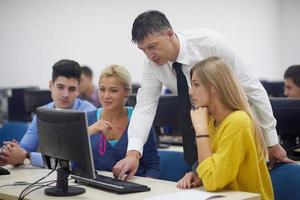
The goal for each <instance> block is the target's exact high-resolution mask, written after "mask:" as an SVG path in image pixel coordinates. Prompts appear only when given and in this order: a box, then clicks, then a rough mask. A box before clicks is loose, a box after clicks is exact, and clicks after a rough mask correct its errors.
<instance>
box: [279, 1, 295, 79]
mask: <svg viewBox="0 0 300 200" xmlns="http://www.w3.org/2000/svg"><path fill="white" fill-rule="evenodd" d="M280 10H281V12H280V13H281V17H280V39H281V40H280V58H281V60H280V67H281V72H282V74H283V73H284V71H285V70H286V68H287V67H289V66H290V65H294V64H300V1H299V0H284V1H280Z"/></svg>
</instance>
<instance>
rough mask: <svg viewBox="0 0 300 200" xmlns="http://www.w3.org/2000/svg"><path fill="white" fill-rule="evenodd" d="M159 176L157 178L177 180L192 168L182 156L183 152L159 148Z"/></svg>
mask: <svg viewBox="0 0 300 200" xmlns="http://www.w3.org/2000/svg"><path fill="white" fill-rule="evenodd" d="M158 153H159V156H160V167H161V169H160V177H159V179H162V180H167V181H175V182H177V181H178V180H179V179H181V178H182V177H183V176H184V175H185V173H187V172H189V171H191V170H192V167H191V165H189V164H188V163H187V162H186V161H185V160H184V158H183V152H179V151H168V150H165V151H164V150H159V151H158Z"/></svg>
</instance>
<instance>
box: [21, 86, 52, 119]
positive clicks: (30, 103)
mask: <svg viewBox="0 0 300 200" xmlns="http://www.w3.org/2000/svg"><path fill="white" fill-rule="evenodd" d="M51 101H52V97H51V91H50V90H26V91H25V92H24V102H25V112H26V114H27V115H28V116H32V115H33V114H35V109H36V108H37V107H40V106H43V105H46V104H48V103H50V102H51Z"/></svg>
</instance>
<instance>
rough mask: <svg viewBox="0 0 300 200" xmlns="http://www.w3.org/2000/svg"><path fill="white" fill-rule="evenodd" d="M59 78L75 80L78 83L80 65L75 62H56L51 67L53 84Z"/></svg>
mask: <svg viewBox="0 0 300 200" xmlns="http://www.w3.org/2000/svg"><path fill="white" fill-rule="evenodd" d="M59 76H64V77H66V78H74V79H77V80H78V83H79V82H80V76H81V69H80V65H79V64H78V62H76V61H73V60H66V59H63V60H60V61H58V62H56V63H55V64H54V65H53V67H52V81H53V82H55V80H56V79H57V78H58V77H59Z"/></svg>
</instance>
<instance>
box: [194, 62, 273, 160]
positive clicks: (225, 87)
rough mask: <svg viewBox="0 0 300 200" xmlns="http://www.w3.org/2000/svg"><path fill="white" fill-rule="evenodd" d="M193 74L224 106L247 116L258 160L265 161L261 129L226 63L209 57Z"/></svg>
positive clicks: (198, 65) (265, 148)
mask: <svg viewBox="0 0 300 200" xmlns="http://www.w3.org/2000/svg"><path fill="white" fill-rule="evenodd" d="M193 73H196V75H197V76H198V77H199V78H200V80H201V82H202V84H203V85H204V86H205V87H207V88H209V86H213V87H215V88H216V91H217V93H218V95H219V97H220V100H221V102H222V103H223V104H224V105H225V106H227V107H228V108H230V109H232V110H242V111H244V112H246V113H247V114H248V116H249V118H250V119H251V121H252V124H253V130H254V131H253V136H254V140H255V145H256V149H257V154H258V158H259V159H262V158H263V159H267V155H268V154H267V147H266V144H265V141H264V138H263V135H262V129H261V127H260V125H259V123H258V121H257V119H256V117H255V116H254V114H253V112H252V110H251V107H250V105H249V103H248V98H247V96H246V94H245V92H244V90H243V89H242V88H241V84H240V82H239V81H238V80H237V79H236V77H235V75H234V74H233V72H232V70H231V69H230V68H229V67H228V65H227V64H226V62H225V61H224V60H222V59H221V58H219V57H209V58H207V59H204V60H202V61H200V62H198V63H196V64H195V65H194V66H193V68H192V69H191V71H190V75H191V78H192V75H193Z"/></svg>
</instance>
